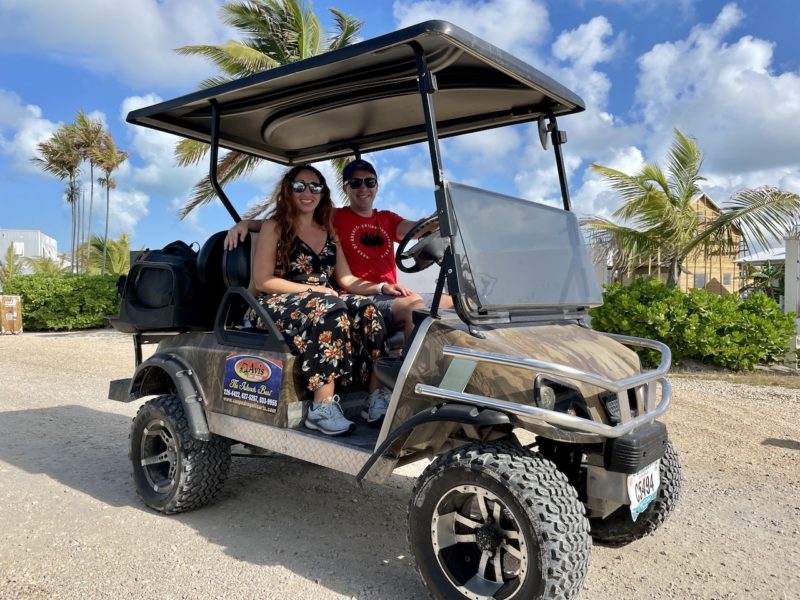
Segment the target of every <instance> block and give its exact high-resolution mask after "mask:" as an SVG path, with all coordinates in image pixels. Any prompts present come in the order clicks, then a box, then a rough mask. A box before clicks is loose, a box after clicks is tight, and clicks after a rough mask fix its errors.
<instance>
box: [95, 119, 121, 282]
mask: <svg viewBox="0 0 800 600" xmlns="http://www.w3.org/2000/svg"><path fill="white" fill-rule="evenodd" d="M91 156H92V160H93V161H94V162H95V163H96V164H97V165H98V166H99V167H100V169H101V170H102V171H103V177H101V178H99V179H98V182H99V183H100V185H102V186H103V187H105V188H106V226H105V232H104V233H103V263H102V266H101V267H100V274H101V275H105V272H106V249H107V246H108V216H109V208H110V199H111V190H112V189H114V188H116V187H117V182H116V181H115V180H114V178H113V177H111V175H112V173H113V172H114V171H115V170H116V169H117V167H119V166H120V165H121V164H122V163H123V162H125V161H126V160H127V159H128V157H129V156H130V152H123V151H120V150H117V146H116V144H114V138H112V137H111V134H110V133H103V135H102V136H101V138H100V141H99V142H98V144H97V146H95V147H94V149H93V150H92V153H91ZM92 245H94V243H92ZM90 263H91V260H90Z"/></svg>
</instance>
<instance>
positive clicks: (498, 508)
mask: <svg viewBox="0 0 800 600" xmlns="http://www.w3.org/2000/svg"><path fill="white" fill-rule="evenodd" d="M471 524H474V525H471ZM473 532H474V533H473ZM457 535H458V536H463V537H462V538H461V539H460V540H456V536H457ZM408 538H409V546H410V548H411V552H412V554H413V556H414V559H415V561H416V565H417V569H418V571H419V573H420V576H421V577H422V580H423V581H424V582H425V585H426V586H427V587H428V590H429V591H430V593H431V595H432V596H433V597H434V598H437V599H448V600H450V599H463V598H469V599H471V600H483V599H489V598H496V599H503V600H512V599H518V600H522V599H525V600H529V599H532V598H548V599H555V600H569V599H571V598H575V596H577V594H578V592H580V590H581V587H582V586H583V581H584V579H585V577H586V572H587V571H588V568H589V558H590V553H591V538H590V537H589V525H588V522H587V520H586V518H585V517H584V508H583V505H582V504H581V503H580V501H579V500H578V495H577V493H576V492H575V490H574V489H573V488H572V487H571V486H570V485H569V483H568V482H567V479H566V477H564V475H563V474H562V473H560V472H559V471H558V470H557V469H556V468H555V465H553V464H552V463H551V462H550V461H548V460H545V459H544V458H542V457H541V456H539V455H536V454H533V453H530V452H528V451H527V450H525V449H523V448H521V447H520V446H519V445H518V444H513V443H507V442H500V443H499V444H491V443H488V444H471V445H468V446H464V447H461V448H457V449H455V450H453V451H451V452H449V453H447V454H444V455H442V456H440V457H439V458H438V459H437V460H435V461H434V462H433V463H431V464H430V465H429V466H428V468H427V469H425V471H424V472H423V473H422V475H421V476H420V477H419V479H418V480H417V482H416V484H415V486H414V491H413V494H412V498H411V502H410V503H409V509H408ZM498 576H499V577H498ZM498 579H499V580H500V581H497V580H498Z"/></svg>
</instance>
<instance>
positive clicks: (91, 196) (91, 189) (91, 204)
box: [86, 161, 94, 273]
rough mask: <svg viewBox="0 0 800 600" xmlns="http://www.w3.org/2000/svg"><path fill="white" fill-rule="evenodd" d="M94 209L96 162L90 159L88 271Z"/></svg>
mask: <svg viewBox="0 0 800 600" xmlns="http://www.w3.org/2000/svg"><path fill="white" fill-rule="evenodd" d="M93 209H94V163H93V162H92V161H89V234H88V235H87V236H86V241H87V242H88V243H87V247H88V249H89V250H88V253H89V256H88V257H87V259H86V272H87V273H88V272H89V265H91V263H92V261H91V258H92V244H91V239H92V210H93Z"/></svg>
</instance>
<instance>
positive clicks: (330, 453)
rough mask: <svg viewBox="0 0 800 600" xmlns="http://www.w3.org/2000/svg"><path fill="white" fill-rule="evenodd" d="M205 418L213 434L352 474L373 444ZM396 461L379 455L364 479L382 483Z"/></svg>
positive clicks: (218, 415) (213, 416)
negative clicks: (358, 445)
mask: <svg viewBox="0 0 800 600" xmlns="http://www.w3.org/2000/svg"><path fill="white" fill-rule="evenodd" d="M206 419H207V420H208V428H209V430H210V431H211V432H212V433H214V434H216V435H221V436H223V437H227V438H230V439H232V440H235V441H237V442H243V443H245V444H249V445H251V446H257V447H258V448H263V449H265V450H270V451H272V452H277V453H278V454H283V455H285V456H291V457H293V458H298V459H300V460H304V461H306V462H310V463H312V464H315V465H320V466H322V467H327V468H329V469H333V470H334V471H339V472H341V473H347V474H348V475H353V476H356V475H357V474H358V473H359V472H360V471H361V469H362V467H363V466H364V465H365V464H366V462H367V460H369V458H370V457H371V456H372V451H373V449H374V445H373V446H372V447H371V448H369V449H366V448H363V447H361V448H359V447H355V446H354V445H353V443H352V441H355V440H354V439H353V438H351V437H349V436H344V437H324V438H323V437H321V436H320V434H314V433H310V432H307V431H305V430H303V429H285V428H280V427H273V426H272V425H265V424H263V423H256V422H254V421H249V420H246V419H242V418H239V417H232V416H230V415H224V414H221V413H215V412H207V413H206ZM348 442H350V443H348ZM396 463H397V461H396V460H395V459H391V458H379V459H378V461H377V462H376V463H375V465H374V466H373V467H372V468H371V469H370V471H369V476H368V477H367V478H366V479H367V481H373V482H375V483H383V482H384V481H386V479H387V478H388V477H389V475H391V474H392V471H393V470H394V467H395V464H396Z"/></svg>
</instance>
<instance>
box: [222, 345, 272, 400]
mask: <svg viewBox="0 0 800 600" xmlns="http://www.w3.org/2000/svg"><path fill="white" fill-rule="evenodd" d="M281 379H283V361H280V360H276V359H268V358H261V357H260V356H250V355H249V354H229V355H228V356H227V357H226V358H225V378H224V379H223V389H222V398H223V400H225V401H226V402H231V403H233V404H239V405H241V406H248V407H250V408H255V409H257V410H263V411H266V412H268V413H276V412H278V397H279V396H280V392H281Z"/></svg>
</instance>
